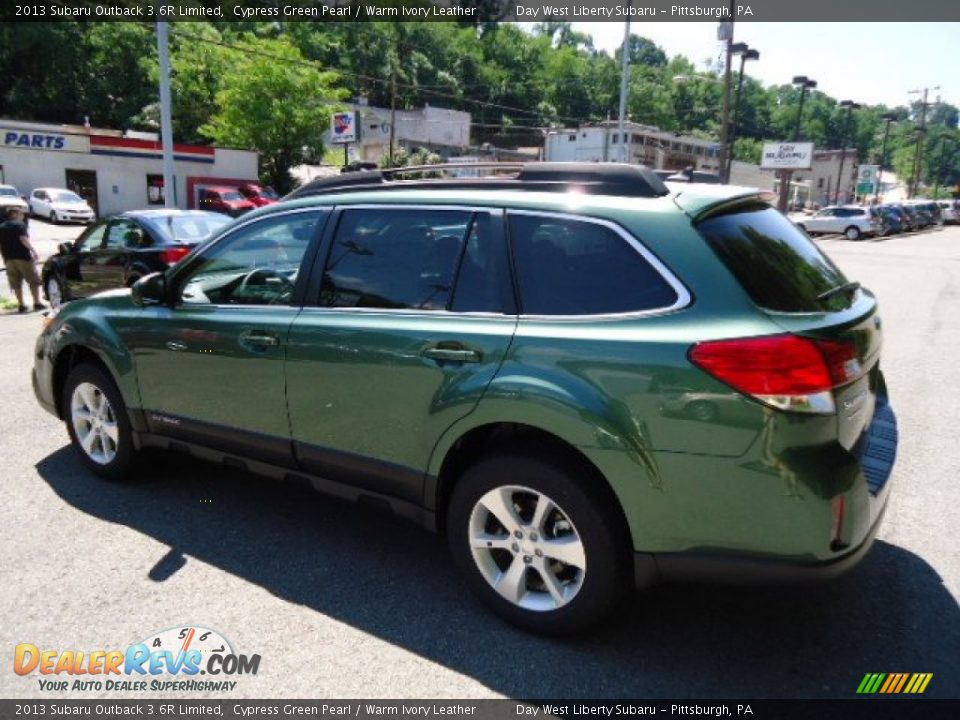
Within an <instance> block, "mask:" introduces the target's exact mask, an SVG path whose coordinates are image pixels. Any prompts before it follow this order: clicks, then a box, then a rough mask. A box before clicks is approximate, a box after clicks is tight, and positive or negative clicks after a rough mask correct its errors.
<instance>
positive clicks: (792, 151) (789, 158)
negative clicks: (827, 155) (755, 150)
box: [760, 142, 813, 170]
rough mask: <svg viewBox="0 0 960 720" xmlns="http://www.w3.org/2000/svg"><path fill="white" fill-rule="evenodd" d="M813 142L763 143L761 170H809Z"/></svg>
mask: <svg viewBox="0 0 960 720" xmlns="http://www.w3.org/2000/svg"><path fill="white" fill-rule="evenodd" d="M812 165H813V143H784V142H781V143H764V146H763V157H762V158H761V159H760V169H761V170H809V169H810V168H811V167H812Z"/></svg>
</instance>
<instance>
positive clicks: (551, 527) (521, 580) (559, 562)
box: [468, 485, 587, 612]
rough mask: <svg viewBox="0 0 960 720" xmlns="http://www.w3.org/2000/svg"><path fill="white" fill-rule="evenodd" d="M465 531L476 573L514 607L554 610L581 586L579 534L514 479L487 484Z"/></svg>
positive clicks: (554, 507) (553, 506) (547, 501)
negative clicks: (510, 482) (509, 482)
mask: <svg viewBox="0 0 960 720" xmlns="http://www.w3.org/2000/svg"><path fill="white" fill-rule="evenodd" d="M468 533H469V542H470V551H471V553H472V555H473V560H474V562H475V563H476V565H477V568H478V569H479V570H480V574H481V575H482V576H483V578H484V579H485V580H486V581H487V583H488V584H489V585H490V587H492V588H493V589H494V590H495V591H496V592H497V593H499V594H500V595H501V596H502V597H503V598H505V599H506V600H507V601H509V602H510V603H512V604H514V605H516V606H518V607H521V608H524V609H527V610H533V611H538V612H544V611H549V610H556V609H558V608H560V607H563V606H564V605H566V604H567V603H569V602H570V601H571V600H573V598H574V597H575V596H576V595H577V593H578V592H579V591H580V588H581V587H582V586H583V580H584V576H585V574H586V568H587V561H586V553H585V550H584V546H583V541H582V540H581V537H580V534H579V533H578V532H577V529H576V527H574V525H573V522H572V521H571V520H570V518H569V516H568V515H567V513H566V512H565V511H564V510H563V508H561V507H560V505H559V504H558V503H557V502H556V501H554V500H553V499H552V498H550V497H548V496H547V495H545V494H543V493H541V492H538V491H536V490H532V489H530V488H526V487H522V486H519V485H504V486H500V487H496V488H494V489H493V490H490V491H489V492H487V493H486V494H485V495H483V496H482V497H481V498H480V499H479V500H478V501H477V502H476V504H475V505H474V507H473V510H472V512H471V513H470V524H469V530H468Z"/></svg>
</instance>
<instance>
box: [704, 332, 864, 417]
mask: <svg viewBox="0 0 960 720" xmlns="http://www.w3.org/2000/svg"><path fill="white" fill-rule="evenodd" d="M690 360H691V361H692V362H693V363H694V364H695V365H697V366H698V367H700V368H702V369H703V370H705V371H706V372H708V373H710V374H711V375H713V376H714V377H715V378H717V379H718V380H721V381H722V382H724V383H726V384H727V385H730V386H731V387H733V388H734V389H735V390H739V391H740V392H742V393H744V394H746V395H751V396H753V397H755V398H756V399H758V400H760V401H761V402H763V403H766V404H767V405H772V406H773V407H777V408H779V409H782V410H795V411H800V412H833V411H834V408H835V406H834V401H833V393H832V390H833V389H834V388H835V387H837V386H839V385H842V384H844V383H847V382H850V381H851V380H853V379H855V378H856V377H859V375H860V374H861V373H860V366H859V363H858V362H857V354H856V348H855V347H854V346H853V345H852V344H850V343H840V342H834V341H827V340H811V339H809V338H803V337H798V336H796V335H773V336H768V337H755V338H740V339H737V340H716V341H710V342H703V343H698V344H697V345H694V346H693V348H691V350H690Z"/></svg>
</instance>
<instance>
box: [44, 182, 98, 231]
mask: <svg viewBox="0 0 960 720" xmlns="http://www.w3.org/2000/svg"><path fill="white" fill-rule="evenodd" d="M28 202H29V203H30V214H31V215H35V216H36V217H40V218H43V219H45V220H49V221H50V222H52V223H57V222H82V223H92V222H93V221H94V220H96V219H97V214H96V213H95V212H94V211H93V208H92V207H90V206H89V205H88V204H87V201H86V200H84V199H83V198H82V197H80V196H79V195H77V194H76V193H75V192H73V191H72V190H65V189H64V188H36V189H35V190H34V191H33V192H32V193H30V199H29V201H28Z"/></svg>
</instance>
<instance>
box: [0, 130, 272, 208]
mask: <svg viewBox="0 0 960 720" xmlns="http://www.w3.org/2000/svg"><path fill="white" fill-rule="evenodd" d="M256 181H257V153H256V152H252V151H249V150H233V149H228V148H217V147H209V146H204V145H181V144H177V145H175V146H174V197H175V201H176V205H177V207H181V208H192V207H196V203H197V194H198V193H199V191H200V189H202V188H203V187H204V186H208V185H230V186H237V185H240V184H241V183H244V182H256ZM0 183H6V184H9V185H14V186H16V187H17V189H18V190H20V192H21V193H22V194H23V195H28V194H29V193H30V191H31V190H33V189H34V188H36V187H61V188H68V189H70V190H73V191H74V192H76V193H77V194H78V195H80V196H81V197H83V198H84V199H86V200H87V202H89V203H90V205H91V206H92V207H93V209H94V210H96V211H97V214H98V215H101V216H102V215H110V214H113V213H117V212H123V211H125V210H134V209H139V208H144V207H148V206H150V205H162V204H163V158H162V150H161V146H160V143H159V141H158V139H157V137H156V136H155V135H151V134H150V133H126V134H124V133H121V132H120V131H117V130H103V129H99V128H89V127H84V126H74V125H49V124H43V123H32V122H21V121H17V120H4V119H0Z"/></svg>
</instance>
